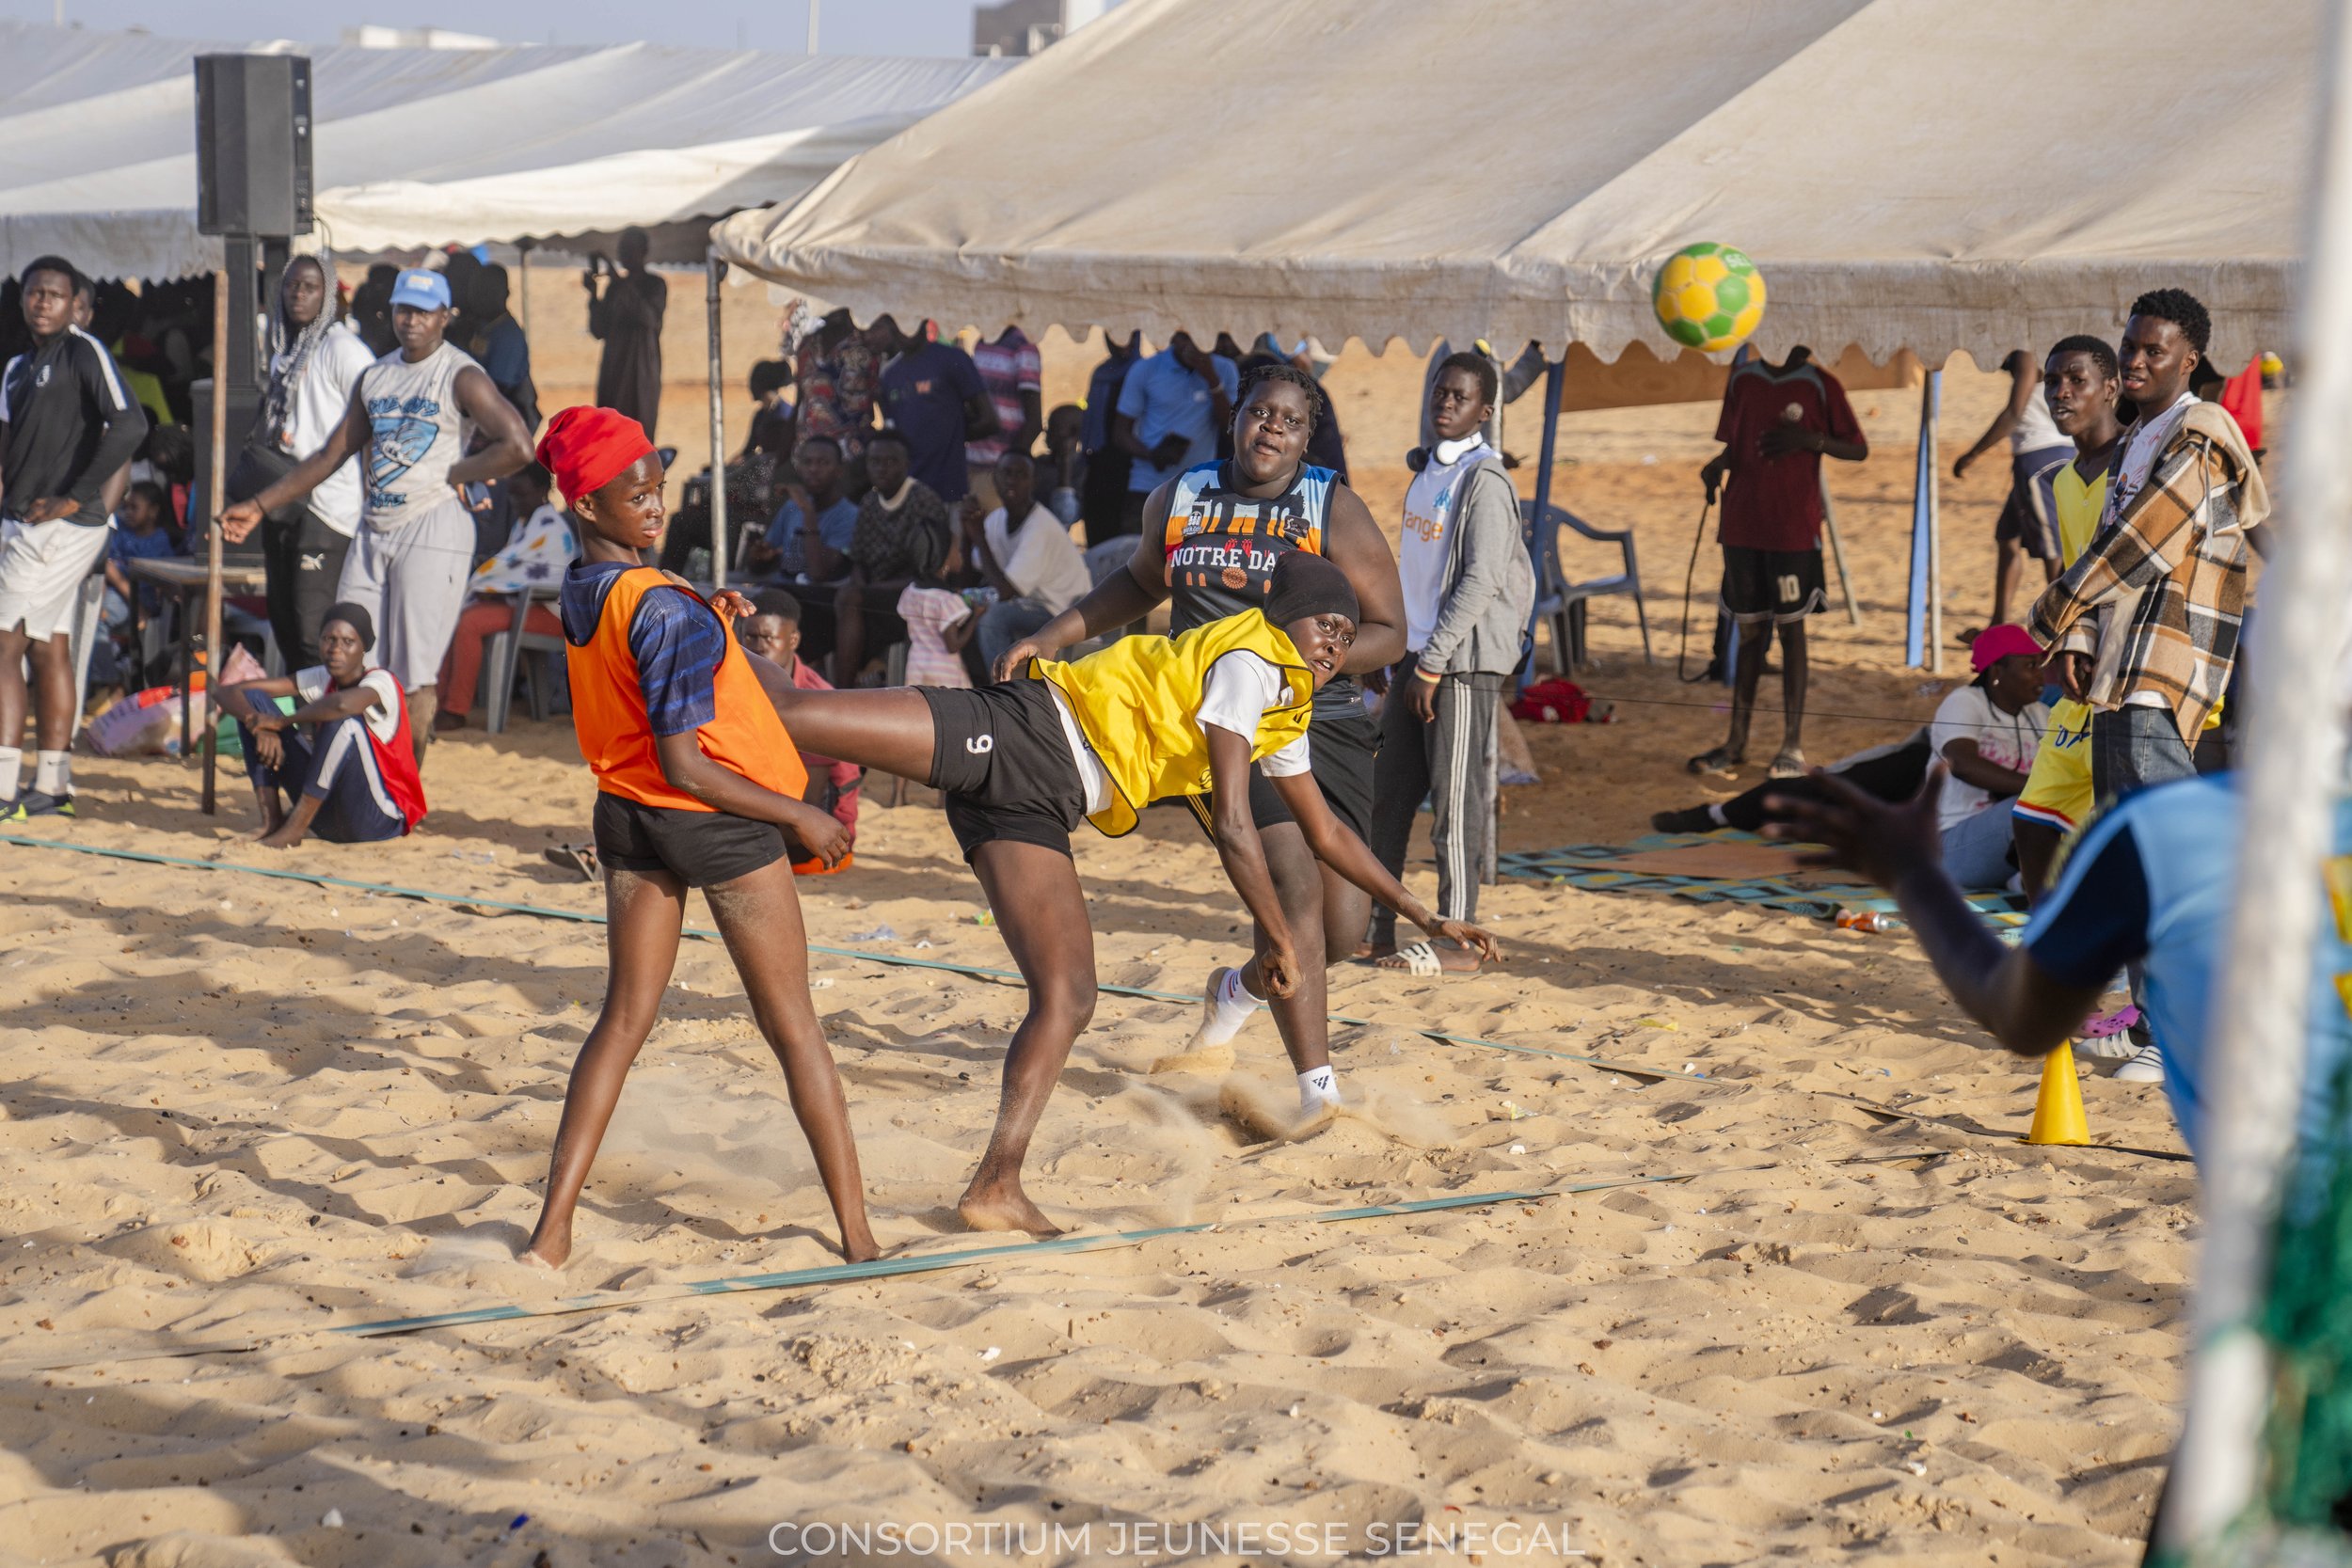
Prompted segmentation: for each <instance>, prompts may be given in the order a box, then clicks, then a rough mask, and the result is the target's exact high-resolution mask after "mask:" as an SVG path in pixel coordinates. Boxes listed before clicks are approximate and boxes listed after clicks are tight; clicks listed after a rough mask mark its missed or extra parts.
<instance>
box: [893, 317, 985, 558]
mask: <svg viewBox="0 0 2352 1568" xmlns="http://www.w3.org/2000/svg"><path fill="white" fill-rule="evenodd" d="M866 342H867V343H868V344H869V345H870V346H871V347H872V348H873V350H874V352H875V353H876V354H878V355H880V356H882V358H883V359H884V360H885V361H886V363H884V364H883V366H882V397H881V402H882V422H883V423H884V424H886V425H891V426H894V427H895V428H896V429H897V430H898V434H900V435H901V436H905V437H906V439H907V471H908V472H909V473H910V474H912V475H914V477H915V478H916V479H919V480H921V481H922V482H923V483H925V484H928V485H930V487H931V489H932V490H933V491H934V492H935V493H937V495H938V497H939V499H941V500H944V501H946V503H947V507H948V510H949V511H951V512H952V511H953V510H954V509H955V505H956V503H957V502H958V501H960V500H961V499H963V498H964V495H965V493H966V492H967V491H969V490H970V489H971V487H972V486H971V483H970V480H969V478H968V477H967V475H966V474H965V471H964V462H963V444H964V443H965V442H966V441H977V440H983V439H985V438H987V437H988V436H993V435H995V434H996V430H997V426H996V405H995V404H993V403H991V402H989V400H988V388H987V387H986V386H985V385H983V384H982V382H981V381H980V372H979V368H978V367H977V366H976V365H974V364H973V363H972V356H970V355H968V354H966V353H964V352H963V350H961V349H960V348H958V347H957V346H956V345H955V344H953V343H941V342H932V341H928V340H926V339H921V338H910V337H908V336H907V335H906V334H905V333H903V332H901V331H899V330H898V323H897V322H896V321H894V320H892V319H891V318H890V317H888V316H877V317H875V318H874V325H871V326H869V327H867V328H866Z"/></svg>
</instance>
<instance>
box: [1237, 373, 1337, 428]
mask: <svg viewBox="0 0 2352 1568" xmlns="http://www.w3.org/2000/svg"><path fill="white" fill-rule="evenodd" d="M1277 381H1279V382H1286V383H1288V384H1289V385H1291V386H1293V387H1295V388H1298V389H1299V390H1300V391H1302V392H1304V393H1306V394H1307V434H1308V435H1310V436H1312V435H1313V434H1314V433H1315V425H1316V424H1317V422H1318V421H1320V420H1321V419H1322V418H1323V388H1322V387H1321V386H1320V385H1318V384H1317V383H1316V381H1315V378H1314V377H1313V376H1311V375H1309V374H1308V373H1307V372H1305V371H1302V370H1300V369H1299V368H1298V367H1297V366H1295V365H1291V364H1285V363H1283V362H1282V361H1280V360H1279V359H1278V360H1276V361H1275V362H1274V363H1273V364H1270V365H1252V366H1251V367H1250V368H1249V369H1248V370H1247V371H1244V372H1242V377H1241V395H1240V396H1238V397H1236V398H1235V399H1234V400H1233V406H1234V407H1235V408H1239V407H1241V406H1242V405H1243V404H1246V403H1248V401H1249V399H1250V397H1251V396H1252V395H1253V394H1254V393H1255V392H1256V391H1257V389H1258V388H1261V387H1263V386H1265V385H1267V384H1268V383H1270V382H1277Z"/></svg>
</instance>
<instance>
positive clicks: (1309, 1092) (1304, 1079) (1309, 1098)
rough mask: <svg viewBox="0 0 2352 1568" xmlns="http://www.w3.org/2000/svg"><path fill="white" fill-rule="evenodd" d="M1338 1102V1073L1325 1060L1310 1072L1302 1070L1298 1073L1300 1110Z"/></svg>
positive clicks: (1308, 1109) (1315, 1108)
mask: <svg viewBox="0 0 2352 1568" xmlns="http://www.w3.org/2000/svg"><path fill="white" fill-rule="evenodd" d="M1339 1102H1340V1075H1339V1074H1338V1073H1337V1072H1335V1071H1333V1070H1332V1069H1331V1064H1330V1063H1328V1062H1326V1063H1324V1064H1323V1066H1321V1067H1319V1068H1316V1069H1314V1070H1313V1071H1311V1072H1302V1073H1300V1074H1299V1075H1298V1108H1299V1109H1300V1110H1302V1111H1313V1110H1319V1109H1321V1108H1322V1107H1323V1106H1326V1105H1337V1104H1338V1103H1339Z"/></svg>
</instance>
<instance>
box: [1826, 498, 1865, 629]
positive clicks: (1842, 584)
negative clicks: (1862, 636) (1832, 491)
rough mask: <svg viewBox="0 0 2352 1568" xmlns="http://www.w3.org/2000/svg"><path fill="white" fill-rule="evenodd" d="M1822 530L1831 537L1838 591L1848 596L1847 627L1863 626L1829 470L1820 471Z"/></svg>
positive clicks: (1830, 549) (1830, 550)
mask: <svg viewBox="0 0 2352 1568" xmlns="http://www.w3.org/2000/svg"><path fill="white" fill-rule="evenodd" d="M1820 478H1821V530H1822V531H1823V532H1825V533H1827V534H1828V535H1829V553H1830V557H1831V559H1832V560H1834V561H1836V562H1837V590H1838V592H1839V593H1841V594H1844V595H1845V596H1846V625H1848V626H1860V625H1862V609H1861V607H1860V606H1858V605H1856V604H1855V603H1854V602H1853V574H1852V573H1851V572H1849V571H1847V570H1846V542H1845V541H1844V540H1843V539H1840V538H1839V537H1837V503H1836V501H1834V500H1832V499H1829V470H1828V469H1827V468H1823V469H1821V470H1820Z"/></svg>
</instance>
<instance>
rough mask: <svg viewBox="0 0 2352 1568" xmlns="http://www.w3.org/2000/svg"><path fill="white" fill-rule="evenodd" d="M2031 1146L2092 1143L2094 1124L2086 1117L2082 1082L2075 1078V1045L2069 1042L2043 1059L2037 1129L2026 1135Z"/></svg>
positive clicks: (2035, 1118)
mask: <svg viewBox="0 0 2352 1568" xmlns="http://www.w3.org/2000/svg"><path fill="white" fill-rule="evenodd" d="M2026 1142H2027V1143H2029V1144H2074V1145H2082V1144H2088V1143H2089V1142H2090V1118H2089V1117H2085V1116H2084V1115H2083V1085H2082V1080H2080V1079H2079V1078H2077V1077H2075V1076H2074V1041H2072V1040H2068V1041H2066V1042H2064V1043H2063V1044H2061V1045H2060V1046H2059V1047H2058V1049H2057V1050H2056V1051H2053V1052H2051V1053H2049V1054H2048V1055H2047V1056H2044V1057H2043V1058H2042V1093H2041V1094H2040V1095H2039V1096H2037V1097H2036V1098H2035V1100H2034V1102H2033V1126H2032V1127H2030V1128H2028V1129H2027V1130H2026Z"/></svg>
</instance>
